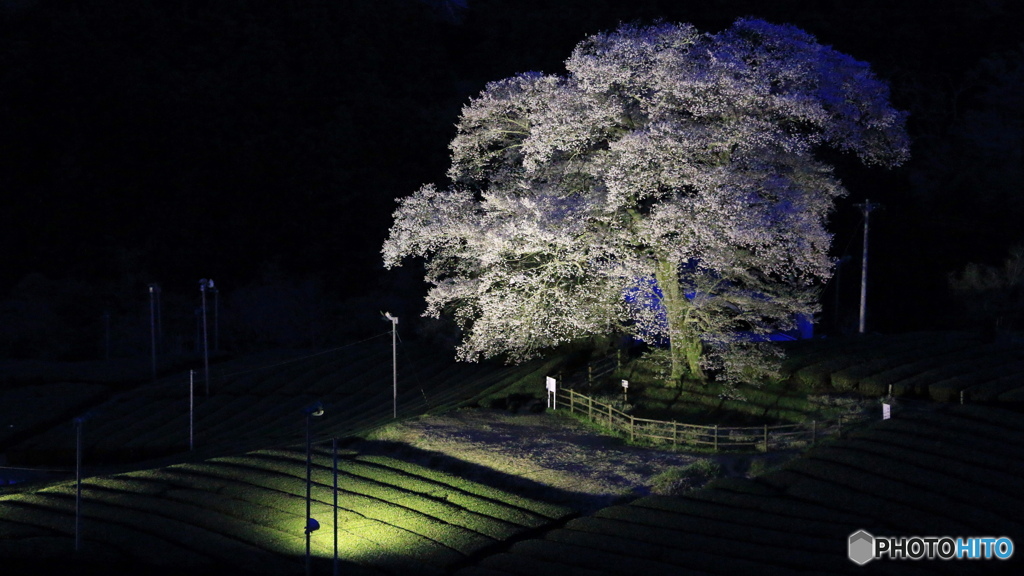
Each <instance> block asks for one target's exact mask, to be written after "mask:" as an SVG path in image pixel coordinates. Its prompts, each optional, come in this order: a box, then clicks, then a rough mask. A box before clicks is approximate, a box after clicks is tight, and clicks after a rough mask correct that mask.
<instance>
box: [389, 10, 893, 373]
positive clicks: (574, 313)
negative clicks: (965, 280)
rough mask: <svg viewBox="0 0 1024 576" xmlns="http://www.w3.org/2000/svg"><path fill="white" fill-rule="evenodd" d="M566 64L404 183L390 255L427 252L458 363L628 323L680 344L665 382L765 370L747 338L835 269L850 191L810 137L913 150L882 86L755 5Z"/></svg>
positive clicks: (887, 154)
mask: <svg viewBox="0 0 1024 576" xmlns="http://www.w3.org/2000/svg"><path fill="white" fill-rule="evenodd" d="M566 68H567V71H568V72H567V74H566V75H564V76H562V75H545V74H540V73H526V74H521V75H518V76H515V77H512V78H507V79H505V80H500V81H497V82H493V83H491V84H489V85H488V86H487V87H486V89H485V90H484V91H483V92H482V93H481V94H480V95H479V96H478V97H477V98H475V99H473V100H472V101H471V102H470V103H469V104H468V105H467V106H466V107H465V108H464V109H463V111H462V116H461V118H460V120H459V123H458V133H457V135H456V137H455V139H454V140H453V141H452V143H451V150H452V165H451V168H450V170H449V172H448V176H449V178H450V179H451V182H452V184H451V186H450V187H448V188H447V189H443V190H442V189H439V188H437V187H435V186H432V185H427V186H424V187H423V188H421V189H420V190H419V191H417V192H416V193H415V194H413V195H412V196H410V197H407V198H405V199H403V200H401V201H400V204H399V207H398V209H397V210H396V212H395V215H394V218H395V222H394V225H393V226H392V228H391V232H390V236H389V238H388V239H387V241H386V242H385V244H384V248H383V255H384V262H385V265H386V266H388V267H391V266H397V265H400V263H401V261H402V260H403V259H404V258H406V257H409V256H420V257H424V258H425V259H426V264H427V277H426V279H427V281H428V282H429V283H430V284H431V289H430V292H429V294H428V296H427V311H426V314H427V315H433V316H436V315H439V314H442V313H451V314H453V315H454V317H455V318H456V320H458V321H459V323H460V324H461V325H462V326H463V327H464V329H465V334H466V336H465V339H464V341H463V343H462V345H461V348H460V350H459V355H460V357H461V358H462V359H475V358H477V357H479V356H494V355H499V354H506V355H507V356H508V357H509V358H510V359H511V360H513V361H515V360H520V359H524V358H528V357H530V356H533V355H536V354H537V353H538V352H539V351H540V350H542V349H544V348H549V347H552V346H555V345H558V344H560V343H563V342H568V341H572V340H576V339H580V338H584V337H588V336H592V335H596V334H607V333H610V332H613V331H615V330H619V329H626V330H629V331H631V332H632V333H634V334H636V335H638V336H640V337H642V338H645V339H648V340H658V341H662V342H666V343H667V344H668V346H669V349H670V350H671V358H672V377H673V378H674V379H678V378H681V377H684V376H689V377H693V378H698V379H704V378H705V377H706V369H707V368H708V366H716V367H720V368H724V369H725V371H726V372H727V373H728V374H731V375H733V376H736V375H742V374H743V373H744V372H747V373H749V374H748V376H752V375H753V373H756V372H759V371H760V368H759V366H761V365H762V364H764V363H763V362H762V360H763V359H764V358H766V356H764V355H763V354H761V353H760V352H758V351H757V350H756V348H757V347H758V344H757V343H756V341H757V340H758V339H759V337H760V336H763V335H766V334H768V333H770V332H773V331H777V330H781V329H787V328H790V327H792V325H793V323H794V319H795V317H796V315H798V314H813V313H814V312H815V311H816V310H817V304H816V296H815V289H816V287H817V286H818V285H820V283H821V281H822V280H823V279H826V278H828V277H829V275H830V274H831V261H830V259H829V257H828V249H829V245H830V243H831V236H830V235H829V233H828V232H827V231H826V229H825V219H826V217H827V215H828V213H829V211H830V210H831V209H832V206H833V203H834V201H835V199H836V198H837V197H839V196H841V195H842V194H844V189H843V188H842V186H841V185H840V183H839V182H838V181H837V180H836V178H835V177H834V176H833V174H832V170H831V167H830V166H829V165H827V164H825V163H823V162H821V161H820V160H818V159H816V153H817V152H818V151H819V149H820V148H822V147H833V148H836V149H839V150H841V151H847V152H850V153H853V154H856V155H857V156H858V157H859V158H861V159H862V161H864V162H865V163H869V164H875V163H877V164H883V165H895V164H899V163H901V162H902V161H903V160H904V159H905V158H906V155H907V137H906V134H905V130H904V114H903V113H901V112H898V111H896V110H894V109H893V108H892V107H891V106H890V104H889V102H888V88H887V86H886V85H885V84H884V83H883V82H881V81H879V80H878V79H876V78H875V77H874V76H873V74H872V73H871V71H870V69H869V67H868V65H867V64H864V63H862V62H858V61H856V60H854V59H853V58H851V57H849V56H846V55H844V54H841V53H839V52H836V51H835V50H833V49H831V48H829V47H826V46H822V45H820V44H818V43H817V42H816V41H815V39H814V38H813V37H812V36H810V35H808V34H807V33H805V32H802V31H801V30H798V29H796V28H794V27H791V26H778V25H773V24H769V23H766V22H763V21H760V20H754V19H742V20H738V21H737V22H736V23H735V24H734V25H733V26H732V27H731V28H729V29H727V30H725V31H723V32H721V33H719V34H703V33H700V32H698V31H697V30H696V29H694V28H693V27H692V26H690V25H671V24H657V25H654V26H651V27H637V26H632V25H627V26H622V27H621V28H619V29H618V30H617V31H615V32H613V33H605V34H598V35H595V36H592V37H590V38H588V39H586V40H584V41H583V42H582V43H580V44H579V45H578V46H577V47H576V49H575V50H574V51H573V53H572V55H571V56H570V57H569V59H568V60H567V61H566ZM764 365H765V366H766V364H764Z"/></svg>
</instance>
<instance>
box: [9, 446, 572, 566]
mask: <svg viewBox="0 0 1024 576" xmlns="http://www.w3.org/2000/svg"><path fill="white" fill-rule="evenodd" d="M305 465H306V460H305V452H304V451H294V450H268V451H259V452H253V453H249V454H245V455H243V456H234V457H224V458H214V459H211V460H207V461H204V462H197V463H192V464H180V465H174V466H169V467H165V468H158V469H152V470H143V471H138V472H131V473H126V474H119V475H113V476H100V477H94V478H89V479H87V480H85V482H84V485H83V489H82V502H81V516H82V521H81V528H80V530H81V532H80V534H81V549H80V551H79V552H78V553H76V552H75V550H74V535H75V484H74V483H73V482H65V483H62V484H57V485H54V486H51V487H48V488H44V489H41V490H36V491H30V492H26V493H23V494H11V495H7V496H0V558H3V559H4V569H5V570H4V574H12V575H13V574H19V573H21V572H18V571H16V570H28V569H29V568H30V567H32V573H39V570H42V571H44V573H45V571H47V570H48V569H52V570H53V571H54V573H60V569H61V567H65V568H66V567H71V566H74V567H76V569H80V568H83V567H85V568H95V569H96V570H104V571H106V573H117V572H116V569H117V568H118V567H126V568H127V567H132V568H131V569H132V570H133V571H135V573H151V571H152V570H157V571H159V570H165V571H167V573H175V572H174V571H177V572H176V573H178V574H185V573H190V574H213V573H218V572H228V573H233V574H298V573H301V571H302V569H303V562H304V554H305V537H304V532H303V527H304V525H305V495H306V493H305V490H306V476H305V473H306V468H305ZM337 469H338V486H339V490H338V494H337V498H338V509H337V524H335V522H334V514H335V509H334V490H333V486H334V462H333V454H332V453H331V451H330V450H324V449H322V448H321V449H318V450H317V451H316V452H315V455H314V458H313V468H312V483H313V486H312V491H311V494H312V508H311V510H312V517H313V518H315V519H317V520H318V522H319V524H320V529H319V530H318V531H316V532H313V533H312V535H311V550H312V554H313V556H314V557H315V558H316V568H317V571H318V572H317V573H321V574H323V573H327V571H329V570H330V569H331V567H330V564H331V562H333V557H334V533H335V527H337V538H338V555H339V559H340V561H341V562H342V563H343V565H344V570H345V573H346V574H352V573H379V572H380V571H384V572H387V573H391V574H413V573H415V574H427V575H429V574H442V573H445V572H446V571H447V570H448V569H450V568H451V567H453V566H457V565H459V564H460V563H464V562H466V561H467V560H468V559H469V558H471V557H473V556H474V555H476V554H481V553H483V552H485V551H486V550H487V549H488V548H490V547H493V546H495V545H497V544H499V543H501V542H505V541H507V540H509V539H512V538H515V537H517V536H519V535H521V534H524V533H528V532H530V531H533V530H538V529H541V528H543V527H545V526H548V525H551V524H553V523H558V522H560V521H561V520H562V519H564V518H565V517H567V516H568V515H569V514H571V511H570V510H569V509H567V508H564V507H560V506H556V505H551V504H545V503H542V502H539V501H536V500H531V499H528V498H523V497H519V496H516V495H514V494H510V493H507V492H503V491H500V490H496V489H492V488H488V487H487V486H484V485H482V484H478V483H473V482H469V481H466V480H462V479H460V478H457V477H455V476H452V475H449V474H444V473H441V472H436V471H433V470H430V469H429V468H425V467H423V466H418V465H414V464H409V463H405V462H402V461H399V460H395V459H392V458H387V457H379V456H377V457H375V456H361V455H359V454H355V453H352V452H342V454H341V456H340V458H339V459H338V468H337ZM12 570H15V571H12ZM24 573H29V572H24Z"/></svg>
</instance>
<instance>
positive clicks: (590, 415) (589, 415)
mask: <svg viewBox="0 0 1024 576" xmlns="http://www.w3.org/2000/svg"><path fill="white" fill-rule="evenodd" d="M586 398H587V418H590V419H591V420H593V419H594V399H593V398H591V397H590V396H587V397H586Z"/></svg>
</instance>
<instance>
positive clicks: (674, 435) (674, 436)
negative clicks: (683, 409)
mask: <svg viewBox="0 0 1024 576" xmlns="http://www.w3.org/2000/svg"><path fill="white" fill-rule="evenodd" d="M677 444H679V423H677V422H676V421H675V420H673V421H672V445H673V446H675V445H677Z"/></svg>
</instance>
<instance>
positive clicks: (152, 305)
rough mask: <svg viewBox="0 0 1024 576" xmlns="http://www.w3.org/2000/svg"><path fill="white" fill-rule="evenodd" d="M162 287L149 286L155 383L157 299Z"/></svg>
mask: <svg viewBox="0 0 1024 576" xmlns="http://www.w3.org/2000/svg"><path fill="white" fill-rule="evenodd" d="M159 293H160V286H158V285H156V284H150V285H149V336H150V339H151V340H152V343H153V346H152V348H153V382H156V298H157V294H159Z"/></svg>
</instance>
